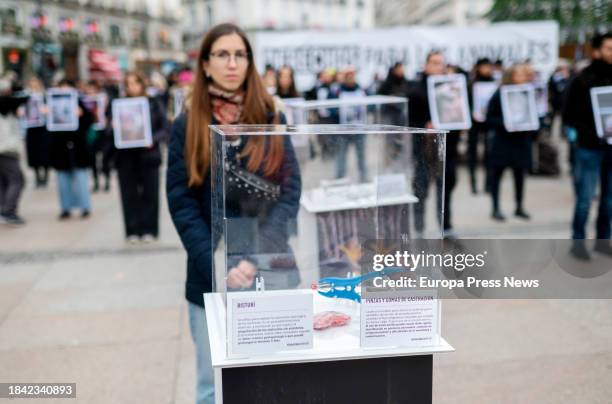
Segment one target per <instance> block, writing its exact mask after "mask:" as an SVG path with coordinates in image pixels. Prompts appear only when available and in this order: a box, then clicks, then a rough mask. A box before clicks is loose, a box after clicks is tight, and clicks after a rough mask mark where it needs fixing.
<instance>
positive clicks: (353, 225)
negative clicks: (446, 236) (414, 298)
mask: <svg viewBox="0 0 612 404" xmlns="http://www.w3.org/2000/svg"><path fill="white" fill-rule="evenodd" d="M210 128H211V136H212V139H211V141H212V163H211V182H212V201H211V203H212V233H213V239H214V240H215V253H214V269H213V292H214V293H217V294H219V295H220V296H221V298H222V301H223V302H224V303H223V305H222V306H223V310H224V312H223V313H220V315H221V316H222V317H223V318H224V320H223V321H225V323H226V333H227V334H226V335H227V337H226V341H227V355H228V357H237V356H242V357H244V356H247V357H250V356H253V355H259V354H261V355H264V354H279V353H285V352H289V351H293V350H298V351H305V350H306V351H317V352H330V353H331V352H337V351H345V350H359V349H363V348H365V347H373V348H375V347H387V348H388V347H391V346H406V345H410V344H411V341H409V340H406V341H397V340H395V341H390V340H385V339H381V341H382V343H381V344H376V343H375V344H373V345H372V344H371V342H372V340H373V338H370V339H364V330H365V327H366V324H365V318H364V314H363V313H364V307H362V306H363V304H362V303H360V299H361V297H362V296H361V287H362V285H365V282H366V280H365V279H364V280H363V282H361V283H360V282H359V280H360V279H361V278H359V276H366V275H367V274H368V273H371V272H372V262H371V261H368V260H371V254H372V253H373V252H377V251H379V250H380V243H381V242H382V243H383V244H385V243H387V242H388V241H389V242H390V243H391V244H389V245H393V246H395V245H397V242H398V241H399V242H400V243H403V245H404V246H405V245H410V243H412V242H415V241H416V240H418V239H419V238H422V237H427V238H428V239H441V238H442V230H441V228H440V225H439V223H438V220H439V219H440V218H441V217H442V213H443V207H442V206H440V204H437V203H436V202H437V201H442V200H443V195H442V193H443V187H440V186H436V184H438V185H439V184H443V181H444V156H445V135H446V134H445V132H444V131H437V130H425V129H414V128H407V127H402V126H391V125H368V124H364V125H360V124H356V125H295V126H291V125H226V126H223V125H221V126H215V125H213V126H211V127H210ZM295 138H299V139H301V141H302V142H305V144H306V145H307V150H308V153H307V154H305V155H299V154H296V152H295V150H296V149H295V147H294V143H295V140H294V139H295ZM256 160H258V161H259V164H256V163H255V161H256ZM426 187H428V188H431V189H430V190H429V192H425V189H426ZM422 211H424V212H425V214H424V215H421V213H418V212H422ZM415 212H417V215H421V216H422V217H421V218H420V219H418V220H417V221H416V222H417V223H421V224H419V225H418V226H420V227H419V228H418V229H415ZM394 243H395V244H394ZM389 245H387V248H389ZM366 250H367V251H366ZM366 277H367V276H366ZM369 281H371V279H370V280H369ZM364 288H365V286H364ZM373 292H375V293H378V292H384V293H386V294H385V296H391V297H393V296H403V295H404V294H405V292H406V291H405V290H396V289H386V290H384V291H383V290H376V291H373ZM419 293H421V292H419ZM371 296H373V297H375V296H378V295H376V294H372V295H371ZM370 303H371V302H370ZM368 307H371V306H368ZM439 307H440V306H439V303H438V301H437V299H436V306H435V307H434V308H433V309H431V307H430V309H431V310H434V311H435V312H432V313H430V314H431V321H432V322H433V323H432V325H431V328H432V329H434V331H435V332H434V334H435V335H433V336H432V337H431V338H430V339H429V340H428V342H426V343H429V344H431V345H435V344H437V341H438V338H439V330H440V323H439V321H440V315H439ZM239 309H240V310H252V311H251V312H250V314H248V313H247V314H244V313H246V312H244V313H243V312H241V313H242V314H241V313H238V311H237V310H239ZM301 309H303V310H304V312H300V310H301ZM223 310H222V311H223ZM257 310H263V311H261V312H260V311H257ZM431 310H430V311H431ZM262 312H267V313H269V316H264V317H265V318H266V319H267V320H266V319H264V317H262V314H261V313H262ZM283 312H285V313H286V317H287V318H294V319H297V318H299V319H300V320H299V321H307V322H310V324H312V326H310V325H308V326H307V328H308V330H304V329H303V328H304V324H305V323H304V322H302V323H301V326H300V325H299V324H297V323H291V322H288V323H286V324H285V325H284V326H282V327H281V326H278V323H275V321H276V320H274V319H275V318H276V319H278V318H281V317H282V316H281V317H279V316H280V315H281V314H282V313H283ZM329 313H331V314H329ZM239 314H240V315H243V317H240V318H238V315H239ZM244 316H246V317H244ZM249 316H250V317H249ZM275 316H276V317H275ZM304 316H305V317H304ZM245 319H247V320H245ZM270 319H272V320H270ZM241 321H242V322H241ZM270 321H272V322H270ZM278 321H280V322H282V321H281V320H278ZM296 321H298V320H296ZM270 324H277V325H275V326H278V327H279V328H278V329H277V330H276V331H275V332H276V333H277V334H276V335H274V333H268V334H266V332H267V331H269V327H271V325H270ZM300 327H302V330H301V332H303V333H304V332H305V334H308V335H302V337H304V338H302V339H301V340H300V338H299V336H298V338H297V339H295V341H294V342H288V343H287V345H286V346H284V345H282V343H280V344H275V343H274V341H276V342H278V341H277V340H278V339H282V338H283V337H286V336H287V333H291V332H294V330H297V329H299V328H300ZM318 328H321V329H318ZM295 333H296V335H297V334H299V331H295ZM430 334H432V333H431V332H430ZM262 335H263V336H262ZM292 336H295V335H292ZM275 338H276V339H275ZM289 340H291V338H289ZM423 340H424V339H422V340H420V341H421V342H420V344H421V345H423V342H422V341H423ZM271 341H272V342H271ZM300 341H302V342H300ZM308 341H309V343H308ZM385 341H386V342H385Z"/></svg>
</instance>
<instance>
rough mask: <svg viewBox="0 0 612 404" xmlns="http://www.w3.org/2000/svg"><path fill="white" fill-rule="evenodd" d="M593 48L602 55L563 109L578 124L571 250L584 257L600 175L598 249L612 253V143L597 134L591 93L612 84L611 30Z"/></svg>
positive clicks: (583, 75)
mask: <svg viewBox="0 0 612 404" xmlns="http://www.w3.org/2000/svg"><path fill="white" fill-rule="evenodd" d="M592 48H593V50H594V52H596V53H597V54H598V55H599V58H598V59H596V60H593V62H592V63H591V65H590V66H588V67H587V68H586V69H584V70H583V71H582V72H581V73H580V74H579V75H578V77H576V78H575V79H574V80H573V81H572V83H571V84H570V87H569V89H568V94H567V102H566V105H565V108H564V112H563V118H564V120H565V123H567V124H568V125H569V126H571V127H573V128H575V129H576V132H577V134H578V137H577V147H576V148H575V151H574V186H575V190H576V207H575V209H574V219H573V222H572V238H573V239H574V240H575V241H574V245H573V247H572V250H571V252H572V254H573V255H574V256H575V257H576V258H579V259H582V260H588V259H590V255H589V252H588V251H587V249H586V246H585V244H584V239H585V238H586V229H585V227H586V223H587V219H588V216H589V210H590V209H589V208H590V207H591V201H592V200H593V196H594V195H595V190H596V188H597V180H598V179H599V180H600V191H599V193H600V199H599V210H598V213H597V228H596V236H597V243H596V246H595V249H596V251H598V252H602V253H604V254H608V255H612V247H611V246H610V242H609V239H610V221H611V220H612V145H610V144H608V143H607V142H606V140H605V139H602V138H600V137H598V136H597V130H596V128H595V121H594V114H593V106H592V102H591V94H590V91H591V89H592V88H594V87H604V86H610V85H612V33H607V34H604V35H598V36H596V37H595V38H594V39H593V42H592Z"/></svg>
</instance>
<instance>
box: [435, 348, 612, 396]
mask: <svg viewBox="0 0 612 404" xmlns="http://www.w3.org/2000/svg"><path fill="white" fill-rule="evenodd" d="M451 355H452V354H451ZM438 358H439V356H438V357H435V358H434V370H433V374H434V377H433V380H434V382H433V383H434V387H433V402H434V403H436V404H463V403H465V404H473V403H499V404H506V403H508V404H514V403H521V404H523V403H525V404H530V403H537V404H549V403H550V404H558V403H589V404H596V403H601V404H604V403H609V402H610V397H612V383H610V380H612V353H611V352H609V351H608V352H594V353H591V354H569V355H564V354H559V355H553V356H547V355H537V354H536V355H533V356H532V357H531V358H529V359H520V360H504V361H495V360H492V361H490V362H487V363H481V362H480V363H456V364H454V365H441V364H440V363H439V362H438V360H437V359H438Z"/></svg>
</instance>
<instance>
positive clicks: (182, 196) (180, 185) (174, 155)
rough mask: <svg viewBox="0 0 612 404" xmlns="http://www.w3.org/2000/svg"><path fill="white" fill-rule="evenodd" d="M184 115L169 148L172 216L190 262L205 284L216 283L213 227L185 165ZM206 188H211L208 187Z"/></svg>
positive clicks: (169, 191) (168, 173)
mask: <svg viewBox="0 0 612 404" xmlns="http://www.w3.org/2000/svg"><path fill="white" fill-rule="evenodd" d="M185 122H186V118H185V116H184V115H181V116H180V117H179V118H178V119H176V120H175V121H174V124H173V126H172V131H171V136H170V143H169V145H168V169H167V172H166V195H167V198H168V207H169V209H170V216H171V217H172V221H173V223H174V226H175V227H176V230H177V232H178V234H179V237H180V238H181V242H182V243H183V246H184V247H185V249H186V250H187V255H188V256H189V259H190V260H193V262H194V263H195V266H196V268H197V270H198V271H199V272H201V274H202V278H203V279H204V280H205V282H207V283H210V282H212V273H211V266H212V238H211V232H210V227H209V225H208V224H207V222H206V221H205V220H204V218H203V216H202V212H201V210H200V204H199V201H198V198H197V195H196V191H195V190H194V189H193V188H189V187H188V186H187V184H188V175H187V168H186V165H185V155H184V149H185V126H186V124H185ZM203 186H210V184H207V183H205V184H204V185H203Z"/></svg>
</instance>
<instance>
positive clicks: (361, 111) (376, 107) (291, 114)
mask: <svg viewBox="0 0 612 404" xmlns="http://www.w3.org/2000/svg"><path fill="white" fill-rule="evenodd" d="M282 102H283V104H284V105H285V108H286V110H285V115H286V116H287V122H288V123H290V124H295V125H300V124H318V125H321V124H341V125H347V124H353V125H354V124H379V125H380V124H386V125H400V126H402V125H406V124H407V122H408V99H407V98H404V97H396V96H389V95H367V96H352V97H344V98H331V99H326V100H305V99H303V98H289V99H283V100H282Z"/></svg>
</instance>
